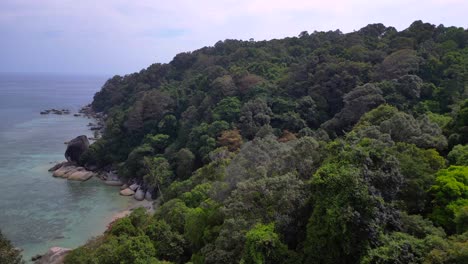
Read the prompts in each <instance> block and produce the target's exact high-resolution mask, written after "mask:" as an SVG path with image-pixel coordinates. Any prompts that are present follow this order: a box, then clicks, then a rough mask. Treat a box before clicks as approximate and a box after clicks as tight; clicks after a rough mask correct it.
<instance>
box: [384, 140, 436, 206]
mask: <svg viewBox="0 0 468 264" xmlns="http://www.w3.org/2000/svg"><path fill="white" fill-rule="evenodd" d="M393 151H394V153H395V157H396V158H397V159H398V161H399V163H400V170H401V173H402V174H403V176H404V180H405V183H404V184H403V186H402V188H401V190H400V193H399V198H400V199H402V200H403V201H404V205H405V206H406V208H405V209H406V211H408V212H409V213H419V214H421V213H425V212H426V211H427V208H426V207H427V205H428V202H429V200H430V198H429V197H428V195H427V191H428V190H429V189H430V187H431V186H432V184H434V182H435V178H436V176H435V173H436V172H437V171H438V170H440V169H442V168H444V167H445V159H444V158H443V157H441V156H440V155H439V153H438V152H437V151H436V150H434V149H420V148H417V147H416V146H415V145H412V144H406V143H397V144H396V145H395V146H394V147H393Z"/></svg>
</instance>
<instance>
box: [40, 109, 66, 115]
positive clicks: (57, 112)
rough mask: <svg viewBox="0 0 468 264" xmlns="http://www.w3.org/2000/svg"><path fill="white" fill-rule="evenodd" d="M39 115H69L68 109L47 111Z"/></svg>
mask: <svg viewBox="0 0 468 264" xmlns="http://www.w3.org/2000/svg"><path fill="white" fill-rule="evenodd" d="M40 114H41V115H48V114H55V115H68V114H70V110H69V109H55V108H52V109H47V110H44V111H41V112H40Z"/></svg>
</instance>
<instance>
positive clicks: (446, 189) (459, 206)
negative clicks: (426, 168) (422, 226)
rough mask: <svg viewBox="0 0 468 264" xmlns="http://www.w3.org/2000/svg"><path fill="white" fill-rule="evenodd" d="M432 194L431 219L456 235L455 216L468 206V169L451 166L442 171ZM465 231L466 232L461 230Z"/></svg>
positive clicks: (431, 191) (431, 190)
mask: <svg viewBox="0 0 468 264" xmlns="http://www.w3.org/2000/svg"><path fill="white" fill-rule="evenodd" d="M430 193H431V195H432V196H433V201H432V203H433V206H434V209H433V211H432V214H431V219H432V220H433V221H434V222H435V223H436V224H439V225H441V226H443V227H444V228H445V230H447V232H448V233H454V232H455V231H456V224H455V216H456V215H457V214H458V213H459V212H460V210H466V209H465V208H464V207H467V206H468V167H466V166H450V167H449V168H447V169H443V170H440V171H439V172H438V173H437V178H436V182H435V184H434V185H433V186H432V187H431V189H430ZM463 219H465V220H466V218H463ZM460 224H461V223H460ZM464 231H466V230H461V232H464Z"/></svg>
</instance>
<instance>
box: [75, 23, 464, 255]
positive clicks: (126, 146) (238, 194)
mask: <svg viewBox="0 0 468 264" xmlns="http://www.w3.org/2000/svg"><path fill="white" fill-rule="evenodd" d="M92 107H93V109H94V110H95V111H96V112H103V113H105V114H106V116H107V118H106V130H105V133H104V134H103V137H102V138H101V139H99V140H98V141H97V142H96V143H94V144H93V145H92V146H91V148H90V150H89V151H88V152H87V153H86V154H85V155H84V156H83V158H82V161H81V162H82V163H83V164H86V165H95V166H98V167H105V166H110V165H111V166H113V167H114V168H116V169H118V171H119V175H120V176H121V177H123V178H124V179H125V180H127V181H135V182H138V183H140V184H142V185H143V186H144V187H145V188H146V189H148V190H150V191H152V192H153V193H154V196H155V197H157V198H158V200H157V201H158V203H160V204H159V207H158V209H157V210H156V213H155V214H154V215H147V214H146V213H145V212H143V211H140V210H137V211H135V212H134V213H133V214H132V215H131V216H130V217H127V218H123V219H120V220H118V221H117V222H115V223H114V224H113V225H112V227H111V228H110V229H109V230H108V231H107V232H106V233H105V234H104V235H103V236H101V237H99V238H96V239H94V240H92V241H90V242H89V243H88V244H87V245H85V246H83V247H80V248H78V249H76V250H74V251H73V252H72V253H71V254H70V255H69V256H68V257H67V263H160V262H162V261H168V262H173V263H186V262H192V263H246V264H247V263H423V262H424V263H466V262H465V261H467V259H468V250H467V248H468V232H467V231H468V145H467V143H468V31H467V30H466V29H463V28H458V27H445V26H443V25H440V26H435V25H431V24H427V23H423V22H421V21H415V22H414V23H413V24H411V25H410V26H409V27H408V28H407V29H405V30H403V31H397V30H396V29H395V28H393V27H386V26H384V25H382V24H371V25H368V26H366V27H364V28H362V29H360V30H358V31H355V32H352V33H347V34H343V33H341V32H340V31H338V30H337V31H329V32H313V33H308V32H302V33H300V34H299V36H298V37H290V38H285V39H274V40H270V41H254V40H250V41H240V40H225V41H220V42H217V43H216V44H215V45H214V46H212V47H204V48H201V49H199V50H196V51H193V52H189V53H181V54H178V55H176V56H175V57H174V59H173V60H172V61H171V62H170V63H168V64H153V65H151V66H149V67H148V68H147V69H144V70H142V71H140V72H139V73H134V74H129V75H126V76H115V77H113V78H111V79H109V80H108V81H107V82H106V83H105V85H104V86H103V87H102V89H101V91H100V92H98V93H97V94H96V95H95V97H94V101H93V102H92Z"/></svg>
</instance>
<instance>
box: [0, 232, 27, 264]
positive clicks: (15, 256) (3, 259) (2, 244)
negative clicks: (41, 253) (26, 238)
mask: <svg viewBox="0 0 468 264" xmlns="http://www.w3.org/2000/svg"><path fill="white" fill-rule="evenodd" d="M0 263H5V264H6V263H9V264H10V263H11V264H21V263H24V262H23V260H22V257H21V251H20V250H18V249H16V248H15V247H13V245H12V244H11V242H10V240H8V239H7V238H6V237H4V235H3V234H2V232H0Z"/></svg>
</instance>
